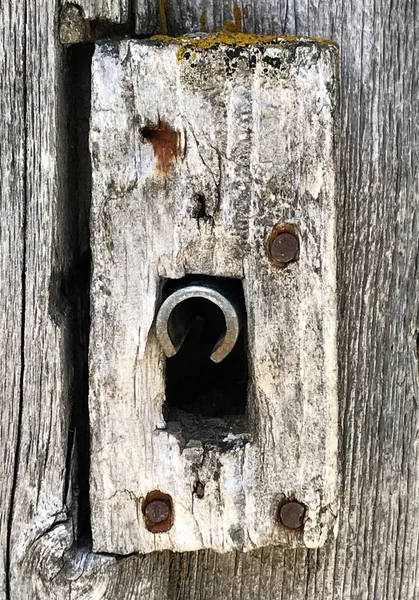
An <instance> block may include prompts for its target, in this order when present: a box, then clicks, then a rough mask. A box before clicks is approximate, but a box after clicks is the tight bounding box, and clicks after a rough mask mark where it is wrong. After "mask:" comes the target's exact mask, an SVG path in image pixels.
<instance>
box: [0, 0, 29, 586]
mask: <svg viewBox="0 0 419 600" xmlns="http://www.w3.org/2000/svg"><path fill="white" fill-rule="evenodd" d="M1 13H2V22H3V25H2V27H1V47H2V51H1V52H0V72H1V74H2V76H1V78H0V107H1V115H2V117H1V120H0V190H1V193H0V242H1V253H0V282H1V286H0V290H1V292H0V299H1V301H0V337H1V340H2V352H1V353H0V372H1V401H2V415H1V420H0V447H1V457H2V458H1V461H0V480H1V486H0V598H6V592H7V570H8V562H9V559H10V552H9V524H10V518H11V511H12V506H13V502H14V497H15V485H14V478H15V460H16V451H17V447H18V430H19V405H20V397H21V375H22V371H21V352H22V326H23V321H24V317H23V298H22V295H23V285H22V278H23V275H24V269H25V264H24V226H25V186H24V179H23V177H22V174H23V173H24V171H25V163H24V154H25V139H24V125H25V95H24V88H25V81H24V79H25V70H24V60H25V38H24V34H23V22H24V14H23V12H22V11H21V10H20V9H19V7H18V5H17V4H16V3H15V2H12V1H9V2H4V3H2V7H1Z"/></svg>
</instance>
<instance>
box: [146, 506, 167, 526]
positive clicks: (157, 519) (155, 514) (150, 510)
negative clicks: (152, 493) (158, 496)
mask: <svg viewBox="0 0 419 600" xmlns="http://www.w3.org/2000/svg"><path fill="white" fill-rule="evenodd" d="M144 514H145V516H146V517H147V519H148V520H149V522H150V523H152V524H153V525H157V524H158V523H162V522H163V521H165V520H166V519H167V518H168V516H169V515H170V508H169V506H168V504H166V502H164V501H163V500H153V501H152V502H150V504H147V506H146V508H145V510H144Z"/></svg>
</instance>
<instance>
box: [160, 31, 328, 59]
mask: <svg viewBox="0 0 419 600" xmlns="http://www.w3.org/2000/svg"><path fill="white" fill-rule="evenodd" d="M151 39H152V40H155V41H160V42H164V43H167V44H176V45H178V46H179V49H178V52H177V58H178V60H179V61H180V60H182V59H183V57H184V56H185V53H186V52H188V51H191V50H196V51H199V50H205V49H209V48H213V47H215V46H219V45H221V44H224V45H227V46H235V47H238V48H244V47H246V46H284V45H287V44H306V43H310V42H311V43H315V44H322V45H326V46H333V47H335V48H338V44H337V43H336V42H334V41H333V40H328V39H326V38H313V37H308V36H290V35H258V34H255V33H242V32H240V33H237V32H231V31H225V30H224V31H221V32H219V33H216V34H210V35H205V36H196V37H195V36H190V35H182V36H179V37H170V36H168V35H155V36H153V37H152V38H151Z"/></svg>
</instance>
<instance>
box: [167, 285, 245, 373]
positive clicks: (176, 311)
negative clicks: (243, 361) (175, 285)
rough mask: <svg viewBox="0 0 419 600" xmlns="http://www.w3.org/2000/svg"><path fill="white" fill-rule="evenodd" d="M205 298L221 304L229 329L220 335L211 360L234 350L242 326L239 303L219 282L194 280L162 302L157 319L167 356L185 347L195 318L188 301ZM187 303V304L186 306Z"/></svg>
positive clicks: (219, 306)
mask: <svg viewBox="0 0 419 600" xmlns="http://www.w3.org/2000/svg"><path fill="white" fill-rule="evenodd" d="M197 298H201V299H204V300H209V301H210V302H212V303H213V304H214V305H215V306H217V307H218V308H219V309H220V310H221V312H222V314H223V317H224V321H225V331H224V332H223V333H222V335H221V336H220V338H219V340H218V341H217V343H216V344H215V346H214V349H213V351H212V353H211V356H210V358H211V360H212V361H213V362H215V363H220V362H222V361H223V360H224V359H225V358H226V357H227V356H228V355H229V354H230V352H231V351H232V350H233V348H234V346H235V345H236V342H237V338H238V337H239V333H240V330H241V327H242V316H241V311H240V307H239V303H238V302H237V301H236V300H235V299H234V297H233V296H232V295H231V294H230V293H229V292H228V291H225V290H221V289H220V286H217V285H216V284H209V283H207V282H205V283H202V282H196V283H190V284H188V285H186V286H184V287H181V288H179V289H177V290H176V291H174V292H173V293H172V294H170V296H168V297H167V298H166V300H165V301H164V302H163V304H162V305H161V307H160V309H159V311H158V313H157V319H156V334H157V338H158V340H159V342H160V344H161V347H162V348H163V351H164V353H165V355H166V356H167V357H168V358H169V357H171V356H174V355H175V354H176V353H177V352H178V351H179V349H180V348H181V346H182V344H183V342H184V340H185V338H186V336H187V335H188V332H189V330H190V327H191V324H192V320H193V319H191V315H190V314H188V310H187V306H186V305H183V303H184V302H185V301H186V300H190V299H197ZM182 305H183V306H182Z"/></svg>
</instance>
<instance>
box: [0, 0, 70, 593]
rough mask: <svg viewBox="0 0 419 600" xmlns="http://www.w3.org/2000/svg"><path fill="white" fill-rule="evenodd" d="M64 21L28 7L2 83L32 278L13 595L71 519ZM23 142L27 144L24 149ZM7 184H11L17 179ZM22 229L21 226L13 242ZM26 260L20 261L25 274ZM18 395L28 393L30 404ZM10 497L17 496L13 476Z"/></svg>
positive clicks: (11, 195) (19, 324) (26, 287)
mask: <svg viewBox="0 0 419 600" xmlns="http://www.w3.org/2000/svg"><path fill="white" fill-rule="evenodd" d="M2 10H3V8H2ZM12 14H13V13H12ZM57 14H58V4H57V3H55V2H52V1H49V0H45V1H44V0H40V1H37V2H31V3H27V5H25V6H24V9H23V12H22V15H21V16H20V17H19V19H17V20H15V21H13V19H11V20H10V25H11V27H12V28H13V29H14V30H15V31H16V32H17V31H18V32H19V35H18V38H17V42H16V46H14V44H13V43H12V42H11V40H12V39H13V38H12V37H10V39H9V44H10V48H12V49H13V48H14V49H15V51H19V49H20V52H22V46H23V48H24V50H23V54H21V57H20V58H18V61H17V62H16V64H15V66H14V67H13V60H12V59H13V52H12V54H11V55H10V61H9V60H8V61H7V64H6V65H5V67H4V69H3V71H2V72H4V73H6V74H7V76H6V77H5V79H4V80H3V79H2V81H4V84H5V85H9V86H10V88H9V91H7V92H5V94H4V95H3V94H2V102H4V101H5V100H4V99H6V101H7V98H8V97H10V96H9V94H10V95H11V93H14V94H15V100H14V102H15V104H14V105H11V108H12V112H11V114H10V116H9V117H8V119H6V120H5V121H3V120H2V123H3V124H5V125H7V123H11V122H12V123H14V127H15V133H14V140H13V138H12V137H11V131H10V130H9V131H7V129H6V131H5V135H3V136H2V143H3V140H4V139H6V141H8V142H9V144H10V146H9V147H10V150H12V151H13V154H14V156H13V155H11V156H10V159H9V160H8V161H7V162H8V164H7V167H8V169H9V173H10V174H11V176H12V178H11V179H10V180H9V185H10V189H9V190H8V191H7V190H5V191H4V192H3V195H2V202H3V203H4V204H3V206H4V209H6V207H7V209H8V214H9V219H8V220H7V219H6V217H4V219H3V220H2V250H3V249H5V248H7V246H8V245H9V244H8V242H7V237H6V238H3V226H4V225H5V224H6V223H8V227H10V225H9V224H11V223H13V219H16V224H17V228H18V229H17V231H18V232H19V235H18V236H17V237H16V240H18V239H19V238H20V239H24V244H23V253H22V245H19V243H17V244H16V247H15V248H14V249H13V248H11V247H10V252H7V253H3V256H4V257H6V258H7V260H10V257H11V256H14V258H13V259H12V260H11V262H10V265H11V266H12V267H13V269H14V270H15V273H14V275H13V277H15V278H21V280H22V283H21V284H19V285H17V284H14V287H15V289H13V287H11V288H10V293H11V294H12V298H13V300H12V301H11V303H10V304H9V306H8V308H7V310H6V316H7V314H8V312H9V311H10V310H11V309H13V312H15V313H16V319H15V320H14V319H13V318H12V317H11V315H10V313H9V318H8V323H7V326H8V328H9V329H8V330H7V335H5V337H4V338H3V339H4V340H7V339H9V340H10V342H9V343H11V342H12V337H11V336H12V334H13V332H14V328H17V329H18V331H17V332H16V333H15V334H14V335H15V339H14V344H15V348H12V347H10V348H6V352H7V354H6V355H5V356H6V360H7V368H6V371H5V375H3V377H2V379H3V381H4V378H6V381H7V380H9V381H12V382H13V388H14V390H15V391H14V393H12V390H11V389H10V390H9V391H8V395H7V396H5V397H3V401H4V406H5V407H7V408H5V412H4V413H3V417H4V419H5V420H4V421H2V422H4V423H5V425H6V427H7V430H6V431H5V432H3V434H2V439H3V440H4V443H6V444H7V446H6V448H9V450H8V451H7V452H5V451H3V452H4V456H5V459H4V461H2V465H8V467H9V475H11V476H12V477H13V493H12V501H13V511H12V514H11V519H10V522H9V528H10V529H9V565H8V567H9V572H8V578H9V586H8V590H7V597H8V598H31V597H33V596H31V591H30V584H29V587H26V588H25V585H26V584H27V583H28V581H29V582H30V580H31V572H30V569H29V568H28V566H29V565H28V561H27V551H28V549H30V548H31V544H33V542H34V540H35V539H37V538H38V537H40V536H42V534H43V533H44V532H46V531H47V530H48V529H49V528H50V527H51V526H52V525H53V524H54V523H55V522H56V521H57V520H60V519H63V518H65V516H66V510H67V507H66V504H65V503H66V498H65V490H66V460H67V439H68V429H69V413H70V383H71V372H72V366H71V351H70V333H69V328H68V322H69V317H70V314H69V313H70V311H69V306H68V302H67V299H66V296H65V292H64V290H65V281H66V275H67V272H68V269H69V265H70V262H71V259H72V248H71V244H70V241H69V232H70V223H71V221H72V219H73V213H72V212H71V207H70V205H69V203H68V195H67V177H66V169H67V164H66V163H67V153H66V148H68V140H67V139H66V137H67V130H66V125H67V116H66V112H67V110H66V105H65V100H64V80H65V64H64V61H63V50H62V48H61V46H60V44H59V42H58V39H57V18H56V16H57ZM6 17H7V15H6ZM6 20H7V19H6ZM5 46H6V48H7V47H8V46H7V44H5ZM18 56H19V55H18ZM9 73H10V77H12V78H13V79H14V78H15V77H17V79H16V80H15V84H14V85H15V87H14V88H13V84H10V83H8V77H9V75H8V74H9ZM19 94H22V98H23V101H22V100H20V95H19ZM22 102H23V104H22ZM6 134H7V137H6ZM13 141H14V143H18V147H17V148H16V149H15V150H13V146H12V143H13ZM23 149H24V150H23ZM23 151H24V155H23V154H22V152H23ZM3 160H7V154H3V153H2V161H3ZM23 161H24V165H23ZM2 164H4V163H3V162H2ZM14 178H16V181H18V182H19V185H18V186H17V184H16V183H15V188H16V189H13V185H12V183H13V181H14ZM2 183H3V185H4V184H5V183H7V179H3V180H2ZM19 188H20V190H22V191H21V192H19ZM4 209H3V210H4ZM69 211H70V212H69ZM14 231H15V230H14V229H13V228H12V227H11V228H10V229H9V235H13V232H14ZM3 239H4V241H3ZM16 260H17V261H20V263H21V264H20V268H19V265H18V264H15V262H14V261H16ZM10 282H13V280H12V279H10ZM2 288H3V289H4V284H3V285H2ZM22 296H23V298H22ZM20 303H22V304H23V308H22V310H20V307H19V304H20ZM3 317H4V313H3V314H2V318H3ZM3 327H4V325H3ZM19 330H20V333H19ZM20 343H21V344H22V345H21V347H20V349H19V345H20ZM17 349H19V357H15V360H16V369H17V373H18V372H19V371H18V368H20V369H21V377H20V379H19V376H18V375H16V374H13V369H12V368H11V363H10V361H12V360H13V357H14V356H15V352H16V351H17ZM18 366H19V367H18ZM16 394H17V395H19V394H20V404H19V402H18V400H17V399H16ZM9 411H12V414H11V416H8V412H9ZM9 419H10V420H9ZM12 455H13V459H14V460H15V461H16V465H15V468H13V464H12V462H11V458H12ZM2 490H5V492H6V493H7V494H8V496H9V498H10V490H8V485H7V478H6V477H5V479H4V485H3V483H2ZM4 506H5V505H3V504H2V511H3V509H4ZM6 506H7V504H6ZM2 547H3V546H2ZM25 589H26V591H24V590H25Z"/></svg>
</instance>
